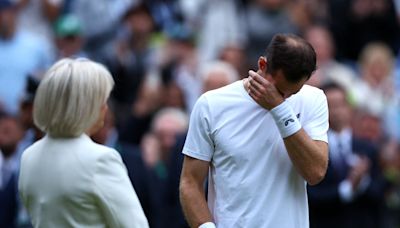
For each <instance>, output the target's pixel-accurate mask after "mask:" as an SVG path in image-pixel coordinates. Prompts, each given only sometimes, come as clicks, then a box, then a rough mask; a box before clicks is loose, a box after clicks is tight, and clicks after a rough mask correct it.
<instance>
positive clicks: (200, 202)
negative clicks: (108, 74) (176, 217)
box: [180, 180, 212, 228]
mask: <svg viewBox="0 0 400 228" xmlns="http://www.w3.org/2000/svg"><path fill="white" fill-rule="evenodd" d="M180 200H181V204H182V209H183V212H184V214H185V217H186V220H187V221H188V223H189V225H190V227H192V228H197V227H199V226H200V225H201V224H203V223H206V222H211V221H212V217H211V213H210V210H209V209H208V206H207V202H206V199H205V194H204V190H203V187H202V186H197V185H196V184H194V183H190V182H186V181H184V180H183V181H182V182H181V186H180Z"/></svg>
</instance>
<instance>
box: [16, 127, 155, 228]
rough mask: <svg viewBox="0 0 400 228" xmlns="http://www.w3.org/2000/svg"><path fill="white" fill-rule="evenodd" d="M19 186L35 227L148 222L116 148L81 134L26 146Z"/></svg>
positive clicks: (96, 225) (121, 224)
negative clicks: (100, 143) (97, 142)
mask: <svg viewBox="0 0 400 228" xmlns="http://www.w3.org/2000/svg"><path fill="white" fill-rule="evenodd" d="M18 185H19V192H20V196H21V198H22V201H23V203H24V205H25V207H26V208H27V210H28V213H29V215H30V217H31V220H32V223H33V225H34V227H57V228H61V227H93V228H95V227H96V228H97V227H111V228H117V227H124V228H125V227H139V228H142V227H148V226H149V225H148V222H147V219H146V217H145V215H144V213H143V209H142V207H141V205H140V203H139V200H138V198H137V196H136V193H135V190H134V189H133V187H132V184H131V182H130V180H129V178H128V175H127V171H126V167H125V166H124V164H123V163H122V159H121V157H120V155H119V154H118V152H117V151H115V150H114V149H111V148H109V147H106V146H102V145H99V144H96V143H94V142H93V141H92V140H91V139H90V138H89V137H88V136H87V135H85V134H83V135H81V136H80V137H77V138H70V139H56V138H51V137H49V136H45V137H44V138H43V139H41V140H39V141H38V142H36V143H35V144H33V145H32V146H30V147H29V148H28V149H26V150H25V152H24V153H23V155H22V161H21V171H20V176H19V184H18Z"/></svg>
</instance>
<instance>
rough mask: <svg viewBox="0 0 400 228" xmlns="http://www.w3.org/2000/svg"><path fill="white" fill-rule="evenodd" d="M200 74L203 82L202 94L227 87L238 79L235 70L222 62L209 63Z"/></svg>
mask: <svg viewBox="0 0 400 228" xmlns="http://www.w3.org/2000/svg"><path fill="white" fill-rule="evenodd" d="M200 74H201V77H202V81H203V83H202V88H203V93H205V92H207V91H210V90H213V89H218V88H221V87H223V86H226V85H229V84H231V83H233V82H235V81H237V80H239V79H240V78H239V75H238V72H237V71H236V69H235V68H233V66H232V65H230V64H229V63H227V62H224V61H215V62H211V63H209V64H208V65H206V66H205V67H204V69H203V70H202V71H201V72H200Z"/></svg>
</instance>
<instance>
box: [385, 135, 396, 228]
mask: <svg viewBox="0 0 400 228" xmlns="http://www.w3.org/2000/svg"><path fill="white" fill-rule="evenodd" d="M380 162H381V165H382V169H383V173H384V176H385V179H386V180H387V182H388V183H389V186H388V189H387V190H386V192H385V206H386V207H385V209H386V210H385V213H384V220H383V222H384V223H383V225H382V227H385V228H396V227H399V226H400V143H399V142H398V141H396V140H389V141H387V142H386V143H385V144H384V146H382V148H381V151H380Z"/></svg>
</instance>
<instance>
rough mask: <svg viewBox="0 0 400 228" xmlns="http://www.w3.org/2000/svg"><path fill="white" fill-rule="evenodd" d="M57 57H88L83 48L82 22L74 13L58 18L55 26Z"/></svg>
mask: <svg viewBox="0 0 400 228" xmlns="http://www.w3.org/2000/svg"><path fill="white" fill-rule="evenodd" d="M54 32H55V38H56V40H55V43H56V47H57V57H56V58H57V59H62V58H67V57H75V58H76V57H87V54H86V53H85V52H84V50H83V45H84V38H83V36H82V28H81V22H80V21H79V19H78V18H77V17H76V16H74V15H72V14H69V15H63V16H61V17H59V18H58V19H57V21H56V22H55V26H54Z"/></svg>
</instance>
